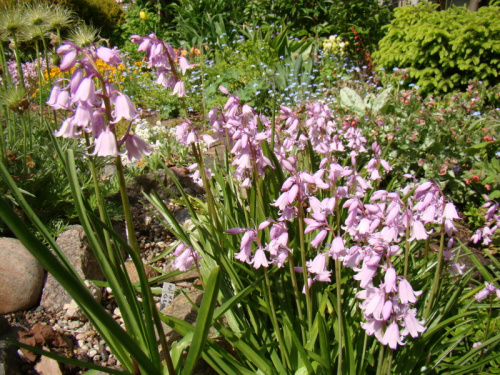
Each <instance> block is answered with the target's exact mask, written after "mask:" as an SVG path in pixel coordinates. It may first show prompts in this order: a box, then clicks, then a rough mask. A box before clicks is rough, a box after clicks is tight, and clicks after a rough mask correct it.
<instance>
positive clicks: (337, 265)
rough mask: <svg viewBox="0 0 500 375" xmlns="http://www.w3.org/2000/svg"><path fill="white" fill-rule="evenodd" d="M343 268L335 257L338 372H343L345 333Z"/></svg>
mask: <svg viewBox="0 0 500 375" xmlns="http://www.w3.org/2000/svg"><path fill="white" fill-rule="evenodd" d="M341 269H342V265H341V264H340V261H339V260H338V259H335V284H336V290H337V322H338V331H339V338H338V343H339V354H338V362H337V374H342V341H343V339H344V335H343V332H342V327H343V325H342V319H343V316H342V285H341V283H342V276H341V274H340V272H341Z"/></svg>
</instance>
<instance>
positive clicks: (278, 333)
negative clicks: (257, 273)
mask: <svg viewBox="0 0 500 375" xmlns="http://www.w3.org/2000/svg"><path fill="white" fill-rule="evenodd" d="M263 269H264V277H265V283H266V288H265V291H266V293H265V296H266V299H267V305H268V306H269V308H270V309H271V320H272V323H273V327H274V332H275V333H276V338H277V339H278V344H279V349H280V353H281V361H282V362H283V365H284V366H287V367H288V368H290V365H289V362H288V356H287V353H286V350H285V348H286V347H285V343H284V341H283V337H282V336H281V327H280V326H279V324H278V319H277V317H276V310H275V308H274V302H273V296H272V293H271V283H270V282H269V274H268V273H267V268H266V267H263Z"/></svg>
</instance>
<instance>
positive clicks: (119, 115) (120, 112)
mask: <svg viewBox="0 0 500 375" xmlns="http://www.w3.org/2000/svg"><path fill="white" fill-rule="evenodd" d="M138 116H139V112H137V110H136V109H135V106H134V103H132V101H131V100H130V98H129V97H128V96H127V95H125V94H122V93H119V94H118V96H117V97H116V101H115V110H114V111H113V117H114V118H115V120H114V121H111V123H113V124H116V123H117V122H118V121H120V120H121V119H126V120H129V121H132V120H134V119H136V118H137V117H138Z"/></svg>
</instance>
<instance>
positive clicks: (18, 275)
mask: <svg viewBox="0 0 500 375" xmlns="http://www.w3.org/2000/svg"><path fill="white" fill-rule="evenodd" d="M44 273H45V271H44V269H43V267H42V265H41V264H40V262H38V261H37V260H36V259H35V257H33V256H32V255H31V253H30V252H29V251H28V250H27V249H26V248H25V247H24V246H23V244H22V243H21V241H19V240H17V239H15V238H0V315H3V314H9V313H11V312H15V311H19V310H26V309H29V308H31V307H33V306H34V305H36V304H37V302H38V300H39V299H40V293H41V291H42V286H43V280H44Z"/></svg>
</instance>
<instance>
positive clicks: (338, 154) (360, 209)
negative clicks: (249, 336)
mask: <svg viewBox="0 0 500 375" xmlns="http://www.w3.org/2000/svg"><path fill="white" fill-rule="evenodd" d="M220 89H221V91H222V92H224V93H225V94H227V95H229V100H228V101H227V104H226V105H225V107H224V109H223V110H219V109H213V110H212V111H210V113H209V115H208V116H207V117H208V119H209V121H210V123H211V125H212V131H213V138H215V139H217V140H218V141H225V142H226V144H227V147H228V149H229V150H230V153H231V154H232V155H233V157H232V160H233V162H232V164H231V165H232V166H233V167H234V171H233V175H232V176H233V177H234V178H235V180H236V181H238V183H239V186H240V187H242V188H245V189H249V188H251V187H252V186H254V185H255V184H257V185H258V184H259V180H260V179H262V178H265V175H266V170H267V171H271V172H269V173H273V172H272V169H274V168H276V167H277V165H274V164H273V163H272V162H271V159H270V158H269V157H267V156H266V150H265V147H264V146H263V145H264V143H266V144H267V145H269V144H273V145H274V150H273V151H274V156H275V159H274V160H275V161H277V162H278V163H279V167H280V169H281V170H283V171H286V172H285V173H287V174H288V177H286V179H285V180H284V182H283V184H282V186H281V189H280V190H281V195H279V196H278V197H277V198H276V199H275V200H274V202H273V203H271V204H270V205H271V206H274V207H276V208H277V213H275V214H272V216H273V217H274V219H273V218H271V217H268V218H266V220H264V221H262V222H260V223H259V224H258V225H256V226H255V227H254V228H252V227H250V228H241V227H238V228H231V229H228V230H227V231H226V233H228V234H233V235H237V234H243V237H242V239H241V244H240V248H239V252H237V253H235V254H234V256H235V259H237V260H238V261H240V262H243V263H247V264H249V265H251V266H252V267H253V268H255V269H259V268H261V267H264V268H270V267H273V266H276V267H278V268H282V267H284V266H285V265H286V264H287V263H289V262H292V264H293V259H292V258H293V257H292V254H293V253H294V252H295V251H297V250H298V249H297V247H296V246H295V247H294V246H293V245H291V243H290V235H289V231H290V229H291V228H293V227H295V226H296V224H297V222H299V227H300V228H301V231H302V233H300V234H299V235H300V236H301V238H305V236H306V235H308V234H311V235H313V236H312V237H311V239H310V240H309V241H308V243H309V244H310V247H308V248H307V249H306V250H305V251H304V250H301V251H304V255H305V254H307V256H308V257H310V259H309V260H306V259H307V258H306V257H305V256H304V257H303V258H302V263H303V264H300V265H299V266H298V267H295V266H294V267H293V270H294V271H295V272H298V273H302V274H303V275H304V287H303V289H302V292H303V293H305V294H309V293H310V291H311V290H312V288H313V284H314V283H315V282H323V283H331V275H332V273H334V271H333V269H332V268H331V266H330V264H331V262H330V259H332V260H334V261H336V262H337V261H338V262H340V263H341V264H342V265H343V266H344V267H345V268H348V269H351V270H352V272H350V274H352V275H353V276H352V277H353V279H355V280H357V281H358V282H359V287H360V290H359V291H358V292H357V294H356V297H357V298H358V299H359V300H360V301H361V303H360V304H359V307H360V309H361V311H362V312H363V316H364V322H362V323H361V326H362V328H363V329H364V330H365V331H366V333H367V334H368V335H374V336H375V337H376V338H377V339H378V340H379V341H380V342H381V343H382V344H384V345H388V346H389V347H390V348H391V349H396V348H397V347H398V346H399V345H404V344H405V341H404V338H405V337H406V336H408V335H410V336H412V337H413V338H416V337H418V336H419V335H420V334H421V333H422V332H424V331H425V330H426V328H425V327H424V323H425V322H424V320H423V319H419V318H418V317H417V315H419V313H418V311H417V309H416V308H415V307H414V305H415V303H416V302H417V297H418V296H419V295H420V294H421V293H422V292H418V291H414V289H413V287H412V285H411V283H410V281H411V278H412V275H410V274H408V263H407V261H406V260H405V258H407V257H408V256H409V254H408V250H409V249H410V247H411V244H412V243H413V242H414V241H422V240H426V239H428V238H429V236H430V235H431V234H432V233H433V232H434V230H435V229H434V228H435V227H436V226H437V227H441V230H442V231H444V232H445V233H446V235H448V236H451V235H452V233H453V231H455V230H456V228H455V226H454V224H453V221H454V220H456V219H459V217H458V215H457V212H456V210H455V207H454V205H453V204H452V203H449V202H447V201H446V200H445V198H444V196H443V195H442V193H441V191H440V190H439V188H438V187H437V185H436V184H434V183H431V182H424V183H421V184H419V183H416V182H415V181H414V179H413V178H412V176H410V175H408V176H406V177H407V178H409V179H410V183H408V184H407V185H406V186H405V187H403V188H401V189H397V190H395V191H388V190H382V189H379V190H377V187H378V185H379V183H380V181H381V179H382V176H383V175H384V174H386V173H387V172H389V171H391V169H392V168H391V166H390V165H389V163H388V162H387V161H386V160H384V159H383V152H382V148H381V146H380V145H379V144H378V143H377V141H374V142H373V143H372V144H371V146H370V147H369V146H368V144H367V139H366V138H365V137H364V136H363V135H362V132H361V129H359V128H357V127H356V126H351V125H350V124H344V125H341V126H339V125H338V124H337V123H336V122H335V121H334V120H333V116H332V113H331V111H330V109H329V108H328V106H327V105H323V104H320V103H310V104H307V106H306V107H305V108H304V110H303V111H302V112H294V111H293V110H292V109H291V108H288V107H285V106H282V107H281V115H280V118H281V120H282V121H281V124H277V125H276V132H275V133H274V132H273V128H272V125H271V121H270V120H269V119H267V118H266V117H265V116H263V115H259V114H257V113H256V112H255V111H254V110H253V108H251V107H250V106H248V105H243V104H242V103H240V101H239V99H238V98H237V97H236V96H234V95H231V94H230V93H229V92H228V91H227V90H226V89H225V88H223V87H221V88H220ZM178 129H179V130H178V138H179V141H180V142H186V137H187V138H188V139H191V141H192V142H201V141H202V139H203V137H198V136H197V135H196V132H195V130H194V128H191V130H189V131H188V128H187V127H186V124H183V125H181V126H180V127H179V128H178ZM273 135H274V138H273ZM278 135H279V136H278ZM210 139H211V138H210ZM304 152H309V153H311V152H314V153H315V155H317V160H318V161H319V163H318V167H316V168H315V167H314V166H313V160H314V159H313V158H311V160H312V161H311V162H310V163H309V165H308V163H307V161H306V162H305V163H304V160H301V159H300V158H299V156H300V153H304ZM267 155H269V153H267ZM257 189H258V187H257ZM304 207H307V208H305V209H304ZM263 239H268V240H267V241H266V240H263ZM451 243H452V241H451V242H450V244H451ZM299 250H300V249H299ZM448 253H449V254H448V256H447V258H446V259H449V260H453V259H454V255H453V254H452V253H451V252H450V251H448ZM462 268H463V266H461V265H459V264H458V263H450V272H452V273H454V274H459V273H461V272H462ZM344 272H345V271H344ZM308 298H309V297H308Z"/></svg>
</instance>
